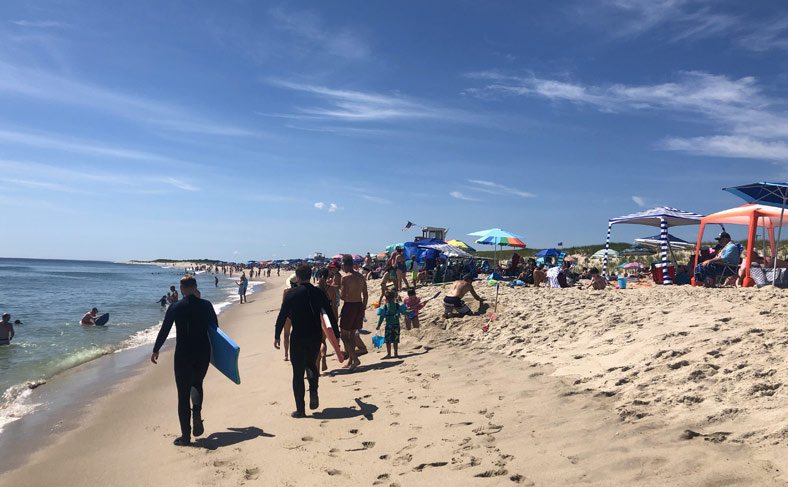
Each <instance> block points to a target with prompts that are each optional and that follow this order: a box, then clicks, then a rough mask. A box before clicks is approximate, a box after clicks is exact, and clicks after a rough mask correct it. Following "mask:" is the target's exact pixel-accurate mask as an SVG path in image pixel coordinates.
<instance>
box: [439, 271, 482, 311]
mask: <svg viewBox="0 0 788 487" xmlns="http://www.w3.org/2000/svg"><path fill="white" fill-rule="evenodd" d="M469 292H470V293H471V296H473V297H474V298H475V299H476V300H477V301H479V303H480V304H481V303H482V302H483V301H484V299H483V298H480V297H479V295H478V294H476V291H475V290H474V289H473V276H472V275H471V274H465V275H464V276H463V277H462V280H461V281H454V283H453V284H452V285H451V287H450V288H449V291H448V292H447V293H446V297H445V298H443V317H444V318H448V317H449V316H454V314H455V313H456V316H468V315H472V314H473V312H472V311H471V309H470V308H469V307H468V305H466V304H465V303H464V302H463V300H462V298H463V297H464V296H465V295H466V294H467V293H469Z"/></svg>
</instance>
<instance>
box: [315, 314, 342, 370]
mask: <svg viewBox="0 0 788 487" xmlns="http://www.w3.org/2000/svg"><path fill="white" fill-rule="evenodd" d="M320 318H321V319H320V323H321V324H322V325H323V333H325V335H326V338H327V339H328V343H330V344H331V348H333V349H334V353H335V354H336V355H337V359H339V363H340V364H341V363H342V362H344V361H345V357H344V356H343V355H342V350H340V348H339V342H338V341H337V337H336V335H334V329H333V328H331V321H329V319H328V315H327V314H326V312H325V311H321V312H320Z"/></svg>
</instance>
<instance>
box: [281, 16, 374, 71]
mask: <svg viewBox="0 0 788 487" xmlns="http://www.w3.org/2000/svg"><path fill="white" fill-rule="evenodd" d="M270 15H271V17H272V18H273V19H274V21H275V22H276V23H275V27H276V28H278V29H280V30H283V31H286V32H288V33H290V34H292V36H293V38H294V39H293V42H295V43H297V44H299V46H300V48H301V49H309V50H320V51H321V52H325V53H328V54H330V55H332V56H337V57H340V58H346V59H351V60H363V59H367V58H369V57H370V55H371V50H370V48H369V45H368V44H367V42H365V41H364V40H362V38H361V37H360V36H359V35H358V34H357V33H356V32H355V31H353V30H352V29H350V28H347V27H345V28H338V29H334V28H330V27H328V26H327V25H326V24H325V22H324V21H323V19H322V17H321V16H320V15H319V14H317V13H316V12H312V11H287V10H284V9H283V8H274V9H271V10H270Z"/></svg>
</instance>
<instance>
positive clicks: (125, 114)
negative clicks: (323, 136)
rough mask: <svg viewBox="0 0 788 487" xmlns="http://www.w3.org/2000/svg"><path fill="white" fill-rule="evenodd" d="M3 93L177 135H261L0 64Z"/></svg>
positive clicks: (157, 103) (133, 97)
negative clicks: (88, 111)
mask: <svg viewBox="0 0 788 487" xmlns="http://www.w3.org/2000/svg"><path fill="white" fill-rule="evenodd" d="M2 92H5V93H13V94H15V95H19V96H26V97H29V98H33V99H38V100H43V101H47V102H57V103H63V104H69V105H75V106H81V107H86V108H90V109H91V110H95V111H99V112H104V113H111V114H113V115H115V116H118V117H121V118H124V119H127V120H131V121H134V122H136V123H141V124H145V125H150V126H154V127H157V128H159V129H162V128H163V129H166V130H172V131H175V132H184V133H193V134H203V135H217V136H256V135H258V134H257V133H256V132H254V131H252V130H248V129H246V128H242V127H237V126H234V125H231V124H222V123H216V122H213V121H211V120H208V119H206V118H205V117H203V116H201V115H200V114H197V113H194V112H192V111H191V110H187V109H185V108H181V107H179V106H176V105H172V104H170V103H168V102H165V101H161V100H153V99H149V98H144V97H141V96H137V95H132V94H129V93H124V92H121V91H115V90H111V89H108V88H104V87H101V86H98V85H94V84H91V83H87V82H83V81H81V80H77V79H72V78H66V77H62V76H58V75H56V74H53V73H49V72H46V71H41V70H38V69H32V68H27V67H23V66H17V65H13V64H10V63H8V62H4V61H2V60H0V93H2Z"/></svg>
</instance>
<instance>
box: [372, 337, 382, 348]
mask: <svg viewBox="0 0 788 487" xmlns="http://www.w3.org/2000/svg"><path fill="white" fill-rule="evenodd" d="M372 345H373V346H374V347H375V348H380V347H382V346H383V337H382V336H380V335H375V336H373V337H372Z"/></svg>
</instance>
